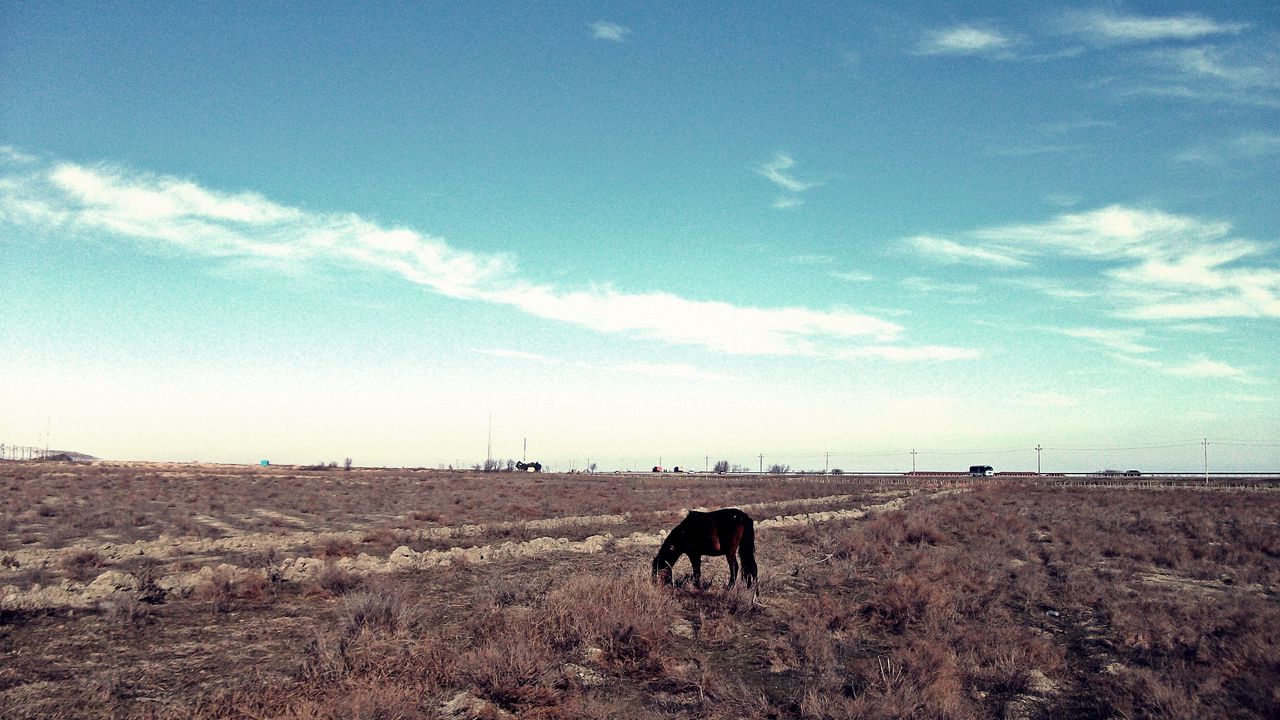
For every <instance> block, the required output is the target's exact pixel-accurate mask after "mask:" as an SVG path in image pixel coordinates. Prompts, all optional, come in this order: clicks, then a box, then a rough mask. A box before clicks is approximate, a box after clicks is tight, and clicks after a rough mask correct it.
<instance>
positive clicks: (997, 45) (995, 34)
mask: <svg viewBox="0 0 1280 720" xmlns="http://www.w3.org/2000/svg"><path fill="white" fill-rule="evenodd" d="M1012 44H1013V41H1012V40H1011V39H1010V38H1008V37H1006V36H1005V35H1004V34H1003V33H1001V32H1000V31H998V30H995V29H992V28H987V27H981V26H977V25H957V26H955V27H950V28H944V29H941V30H933V31H931V32H929V33H928V34H926V35H925V37H924V39H923V40H921V41H920V43H919V44H918V45H916V49H915V50H916V53H917V54H919V55H991V54H1000V53H1003V52H1004V51H1006V50H1007V49H1008V48H1009V47H1010V46H1011V45H1012Z"/></svg>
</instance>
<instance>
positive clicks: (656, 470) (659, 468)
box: [653, 465, 666, 473]
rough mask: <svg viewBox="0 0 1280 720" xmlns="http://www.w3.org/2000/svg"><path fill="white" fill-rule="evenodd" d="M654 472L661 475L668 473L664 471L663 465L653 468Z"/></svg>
mask: <svg viewBox="0 0 1280 720" xmlns="http://www.w3.org/2000/svg"><path fill="white" fill-rule="evenodd" d="M653 472H659V473H660V472H666V470H663V469H662V466H661V465H654V466H653Z"/></svg>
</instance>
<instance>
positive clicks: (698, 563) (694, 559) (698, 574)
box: [689, 553, 702, 590]
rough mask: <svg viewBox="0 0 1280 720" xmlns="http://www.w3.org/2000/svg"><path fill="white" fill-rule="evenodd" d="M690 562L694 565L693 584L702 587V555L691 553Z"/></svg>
mask: <svg viewBox="0 0 1280 720" xmlns="http://www.w3.org/2000/svg"><path fill="white" fill-rule="evenodd" d="M689 564H690V565H692V566H693V586H694V587H696V588H698V589H699V590H701V589H702V556H701V555H694V554H693V553H689Z"/></svg>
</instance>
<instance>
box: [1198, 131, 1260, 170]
mask: <svg viewBox="0 0 1280 720" xmlns="http://www.w3.org/2000/svg"><path fill="white" fill-rule="evenodd" d="M1272 155H1280V135H1274V133H1268V132H1247V133H1242V135H1239V136H1236V137H1235V138H1231V140H1228V141H1221V142H1204V143H1201V145H1196V146H1193V147H1188V149H1185V150H1183V151H1180V152H1178V154H1176V155H1174V160H1178V161H1181V163H1204V164H1207V165H1220V164H1222V163H1229V161H1239V160H1257V159H1270V158H1271V156H1272Z"/></svg>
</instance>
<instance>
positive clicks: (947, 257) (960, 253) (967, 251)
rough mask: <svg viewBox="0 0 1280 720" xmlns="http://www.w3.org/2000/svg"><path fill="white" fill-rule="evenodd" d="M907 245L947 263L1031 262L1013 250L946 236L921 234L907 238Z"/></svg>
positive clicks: (1012, 264)
mask: <svg viewBox="0 0 1280 720" xmlns="http://www.w3.org/2000/svg"><path fill="white" fill-rule="evenodd" d="M906 243H907V245H909V246H911V247H913V248H914V249H915V251H916V252H917V253H919V254H921V255H924V256H925V257H928V258H929V259H931V260H933V261H934V262H940V263H946V264H959V263H972V264H977V265H995V266H998V267H1021V266H1024V265H1027V264H1029V263H1028V262H1027V261H1026V260H1023V259H1021V258H1018V257H1015V256H1014V254H1013V253H1011V252H1005V251H999V250H991V249H987V248H984V247H979V246H976V245H964V244H961V243H958V242H955V241H953V240H947V239H946V238H939V237H931V236H928V235H919V236H917V237H913V238H907V239H906Z"/></svg>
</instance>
